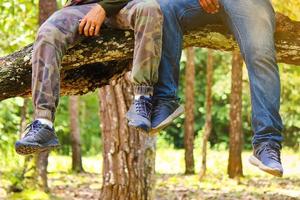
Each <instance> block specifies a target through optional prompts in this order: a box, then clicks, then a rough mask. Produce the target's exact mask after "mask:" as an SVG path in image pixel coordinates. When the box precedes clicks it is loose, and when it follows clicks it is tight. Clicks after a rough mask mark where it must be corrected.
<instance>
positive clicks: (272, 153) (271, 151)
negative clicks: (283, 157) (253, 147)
mask: <svg viewBox="0 0 300 200" xmlns="http://www.w3.org/2000/svg"><path fill="white" fill-rule="evenodd" d="M263 151H266V152H267V155H268V157H269V158H270V159H273V160H275V161H277V162H280V153H279V151H280V146H279V145H276V144H273V143H269V142H268V143H265V144H263V145H262V146H261V147H260V148H259V149H258V151H257V154H258V155H260V154H261V153H262V152H263Z"/></svg>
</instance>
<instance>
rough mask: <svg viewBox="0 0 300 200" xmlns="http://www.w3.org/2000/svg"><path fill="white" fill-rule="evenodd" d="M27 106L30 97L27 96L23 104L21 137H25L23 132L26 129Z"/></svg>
mask: <svg viewBox="0 0 300 200" xmlns="http://www.w3.org/2000/svg"><path fill="white" fill-rule="evenodd" d="M27 107H28V99H27V98H25V99H24V103H23V106H22V107H21V122H20V138H22V137H23V135H22V134H23V133H24V131H25V129H26V119H27Z"/></svg>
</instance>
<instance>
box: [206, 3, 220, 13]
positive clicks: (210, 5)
mask: <svg viewBox="0 0 300 200" xmlns="http://www.w3.org/2000/svg"><path fill="white" fill-rule="evenodd" d="M206 1H207V6H208V7H209V10H210V12H211V13H214V12H215V11H216V10H217V7H216V6H215V4H214V3H213V1H212V0H206Z"/></svg>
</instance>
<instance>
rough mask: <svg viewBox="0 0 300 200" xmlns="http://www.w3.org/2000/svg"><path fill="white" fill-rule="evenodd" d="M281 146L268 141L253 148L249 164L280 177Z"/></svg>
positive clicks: (281, 172) (281, 173) (281, 171)
mask: <svg viewBox="0 0 300 200" xmlns="http://www.w3.org/2000/svg"><path fill="white" fill-rule="evenodd" d="M280 149H281V145H280V144H278V143H277V142H273V141H268V142H263V143H261V144H258V145H255V146H254V153H253V155H252V156H251V157H250V158H249V162H250V163H251V164H252V165H254V166H256V167H258V168H259V169H261V170H263V171H264V172H267V173H269V174H272V175H274V176H278V177H282V175H283V168H282V165H281V160H280Z"/></svg>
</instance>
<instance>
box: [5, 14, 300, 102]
mask: <svg viewBox="0 0 300 200" xmlns="http://www.w3.org/2000/svg"><path fill="white" fill-rule="evenodd" d="M101 33H102V34H101V36H99V37H97V38H91V39H86V40H84V41H82V42H81V43H79V44H77V45H75V46H74V47H72V48H70V49H69V50H68V52H67V54H66V55H65V56H64V59H63V62H62V69H61V80H62V83H61V94H62V95H70V94H85V93H87V92H89V91H93V90H95V89H96V88H97V87H101V86H103V85H105V84H107V83H108V82H109V81H110V80H113V79H115V78H117V77H119V76H120V75H122V74H123V73H124V72H125V71H128V70H129V69H130V67H129V66H130V64H129V63H130V60H131V59H132V55H133V46H134V39H133V33H132V32H130V31H120V30H111V29H104V30H103V31H102V32H101ZM275 38H276V49H277V59H278V61H279V62H283V63H288V64H294V65H300V22H296V21H292V20H290V19H289V18H288V17H285V16H283V15H281V14H277V30H276V37H275ZM184 42H185V44H184V46H185V47H188V46H199V47H207V48H211V49H216V50H223V51H232V50H233V49H235V48H237V45H236V42H235V41H234V40H233V38H232V36H231V35H230V34H228V32H227V30H226V28H225V27H224V26H222V25H213V26H212V25H211V26H207V27H205V28H202V29H200V30H198V31H195V32H191V33H188V34H186V35H185V38H184ZM31 53H32V46H31V45H29V46H27V47H25V48H23V49H22V50H20V51H18V52H15V53H13V54H11V55H8V56H6V57H3V58H0V100H3V99H7V98H10V97H15V96H29V95H30V85H31V61H30V60H31V59H30V58H31Z"/></svg>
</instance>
